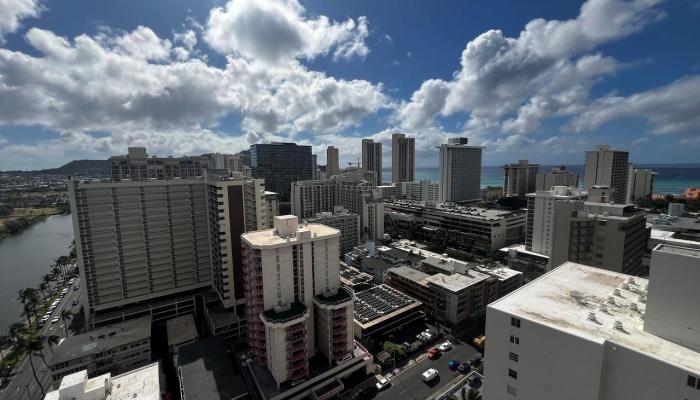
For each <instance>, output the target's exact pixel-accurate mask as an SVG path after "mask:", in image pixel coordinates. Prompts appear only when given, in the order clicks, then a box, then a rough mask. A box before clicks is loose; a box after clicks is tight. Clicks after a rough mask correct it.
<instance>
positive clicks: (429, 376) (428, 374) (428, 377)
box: [423, 368, 439, 382]
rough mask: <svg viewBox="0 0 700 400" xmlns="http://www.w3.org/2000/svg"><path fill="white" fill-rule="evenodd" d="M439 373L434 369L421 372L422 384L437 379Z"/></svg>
mask: <svg viewBox="0 0 700 400" xmlns="http://www.w3.org/2000/svg"><path fill="white" fill-rule="evenodd" d="M438 374H439V372H438V370H436V369H435V368H430V369H429V370H427V371H425V372H423V382H430V381H432V380H433V379H435V378H437V376H438Z"/></svg>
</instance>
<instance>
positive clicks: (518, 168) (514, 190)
mask: <svg viewBox="0 0 700 400" xmlns="http://www.w3.org/2000/svg"><path fill="white" fill-rule="evenodd" d="M539 170H540V165H539V164H530V163H528V161H527V160H519V161H518V163H517V164H506V165H504V166H503V194H504V195H505V196H506V197H524V196H525V195H526V194H528V193H532V192H534V191H535V183H536V176H537V172H539Z"/></svg>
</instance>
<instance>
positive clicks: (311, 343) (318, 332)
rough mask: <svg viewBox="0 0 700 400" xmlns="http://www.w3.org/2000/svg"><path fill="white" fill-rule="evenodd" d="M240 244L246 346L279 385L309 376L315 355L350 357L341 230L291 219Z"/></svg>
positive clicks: (277, 221) (248, 235) (339, 359)
mask: <svg viewBox="0 0 700 400" xmlns="http://www.w3.org/2000/svg"><path fill="white" fill-rule="evenodd" d="M274 225H275V228H274V229H268V230H262V231H256V232H249V233H246V234H244V235H242V236H241V239H242V242H243V253H244V260H245V261H244V265H245V272H246V273H245V276H246V280H245V290H246V318H247V319H248V343H249V345H250V347H251V349H252V350H253V356H254V358H255V360H256V361H257V362H258V363H259V364H263V365H265V366H266V367H267V369H268V370H269V371H270V373H271V374H272V376H273V378H274V379H275V381H276V382H277V384H278V385H279V384H281V383H283V382H287V381H295V380H299V379H303V378H307V377H308V376H309V359H310V358H312V357H314V355H316V354H317V352H320V353H321V354H322V355H323V356H324V357H325V358H326V359H328V360H329V362H330V363H340V362H342V360H343V358H344V357H346V356H347V355H349V354H351V352H352V351H353V343H354V341H353V328H352V326H353V325H352V322H353V303H352V295H351V294H350V293H349V292H348V291H347V290H346V289H344V288H342V287H341V286H340V280H339V275H338V265H339V259H338V237H339V235H340V233H339V232H338V230H336V229H333V228H330V227H327V226H324V225H319V224H308V225H299V223H298V219H297V217H295V216H293V215H287V216H281V217H276V218H275V223H274Z"/></svg>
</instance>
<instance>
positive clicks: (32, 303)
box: [18, 288, 39, 325]
mask: <svg viewBox="0 0 700 400" xmlns="http://www.w3.org/2000/svg"><path fill="white" fill-rule="evenodd" d="M18 298H19V301H20V303H22V309H23V313H22V314H23V315H24V316H26V317H27V324H28V325H31V324H32V321H31V316H32V315H34V320H36V319H37V312H36V311H37V310H36V307H37V304H39V291H38V290H36V289H34V288H25V289H20V290H19V292H18Z"/></svg>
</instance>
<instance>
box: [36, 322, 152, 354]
mask: <svg viewBox="0 0 700 400" xmlns="http://www.w3.org/2000/svg"><path fill="white" fill-rule="evenodd" d="M150 337H151V318H150V317H144V318H139V319H134V320H130V321H126V322H122V323H119V324H115V325H109V326H105V327H103V328H98V329H96V330H94V331H91V332H87V333H83V334H80V335H75V336H71V337H69V338H67V339H66V340H64V341H62V342H61V343H60V344H59V345H58V347H56V348H55V351H54V353H53V355H52V356H51V360H50V362H49V364H50V365H55V364H58V363H62V362H66V361H69V360H75V359H79V358H82V357H87V356H89V355H91V354H96V353H100V352H102V351H105V350H109V349H113V348H116V347H120V346H124V345H126V344H129V343H133V342H137V341H141V340H144V339H148V338H150Z"/></svg>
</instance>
